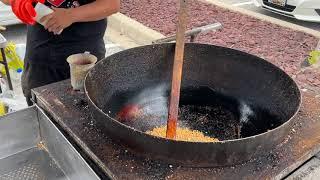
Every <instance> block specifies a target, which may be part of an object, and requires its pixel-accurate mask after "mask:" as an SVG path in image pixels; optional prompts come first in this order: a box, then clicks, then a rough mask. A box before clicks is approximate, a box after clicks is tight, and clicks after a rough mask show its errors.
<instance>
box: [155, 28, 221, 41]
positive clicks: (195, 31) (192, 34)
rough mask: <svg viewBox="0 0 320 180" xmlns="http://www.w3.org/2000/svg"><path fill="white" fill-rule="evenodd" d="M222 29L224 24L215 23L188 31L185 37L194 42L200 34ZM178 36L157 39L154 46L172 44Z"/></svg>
mask: <svg viewBox="0 0 320 180" xmlns="http://www.w3.org/2000/svg"><path fill="white" fill-rule="evenodd" d="M221 28H222V24H221V23H214V24H208V25H205V26H201V27H196V28H194V29H191V30H188V31H186V32H185V36H186V37H189V36H190V42H194V40H195V38H196V37H197V36H198V35H199V34H200V33H207V32H210V31H216V30H218V29H221ZM176 36H177V35H176V34H174V35H172V36H168V37H165V38H162V39H157V40H155V41H153V42H152V44H159V43H166V42H171V41H174V40H176Z"/></svg>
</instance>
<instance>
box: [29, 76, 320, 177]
mask: <svg viewBox="0 0 320 180" xmlns="http://www.w3.org/2000/svg"><path fill="white" fill-rule="evenodd" d="M33 93H34V95H35V98H36V99H37V103H38V104H39V105H40V106H41V107H42V108H43V109H44V110H45V111H46V112H47V113H48V114H49V115H50V116H51V117H53V120H54V121H56V122H57V123H58V124H59V125H61V126H62V127H63V129H64V130H65V131H66V132H67V133H68V135H70V137H71V138H72V139H73V140H74V141H75V142H76V143H77V144H78V146H79V147H81V148H82V150H83V151H84V152H85V153H86V154H87V155H89V156H90V157H91V158H92V160H93V161H94V162H95V163H97V165H98V166H100V167H101V168H102V169H103V170H104V172H105V173H106V174H108V175H109V176H110V177H111V178H113V179H197V178H199V177H201V178H202V179H240V178H241V179H273V178H275V179H280V178H282V177H284V176H286V175H287V174H288V173H290V172H292V171H293V170H294V169H296V168H297V167H299V166H300V165H301V164H302V163H303V162H305V161H306V160H307V159H309V158H310V157H312V156H313V155H314V154H316V152H318V151H319V150H320V147H319V145H320V108H319V107H320V99H319V98H315V96H316V94H313V93H311V92H304V93H303V103H302V107H301V109H300V111H299V114H298V115H297V116H296V118H295V119H294V120H293V121H294V124H293V126H292V130H291V131H290V134H289V135H288V136H287V138H286V139H285V140H284V141H283V142H282V143H281V144H279V145H278V146H276V147H275V148H274V149H273V150H272V151H270V152H269V153H268V154H267V155H264V156H259V157H258V158H255V159H252V160H250V161H249V162H247V163H244V164H242V165H237V166H232V167H225V168H182V167H176V166H172V165H169V164H167V163H164V162H160V161H155V160H152V159H147V158H142V157H138V156H136V155H134V154H133V153H132V152H131V151H130V150H129V149H127V148H126V147H125V146H122V145H119V144H118V143H116V142H114V141H113V140H111V138H110V137H108V136H107V135H105V134H104V133H103V132H102V130H101V129H100V127H97V124H96V121H95V120H94V119H93V118H92V115H91V114H90V111H89V108H88V105H87V101H86V99H85V96H84V94H83V93H79V92H73V91H72V90H71V85H70V81H62V82H58V83H55V84H51V85H48V86H44V87H41V88H38V89H35V90H34V91H33Z"/></svg>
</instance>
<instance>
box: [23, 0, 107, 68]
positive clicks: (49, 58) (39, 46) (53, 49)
mask: <svg viewBox="0 0 320 180" xmlns="http://www.w3.org/2000/svg"><path fill="white" fill-rule="evenodd" d="M91 2H93V0H46V2H45V5H47V6H48V7H52V6H53V7H58V8H77V7H79V6H82V5H85V4H88V3H91ZM106 27H107V21H106V19H103V20H100V21H93V22H77V23H74V24H72V25H71V26H69V27H67V28H66V29H64V30H63V32H62V33H61V34H60V35H54V34H53V33H51V32H48V31H47V30H45V29H44V27H43V26H42V25H40V24H36V25H34V26H29V27H28V34H27V50H26V58H25V61H26V62H29V63H34V64H57V65H59V64H62V65H66V62H65V61H66V58H67V57H68V56H69V55H71V54H76V53H83V52H84V51H89V52H90V53H92V54H93V55H95V56H97V57H98V58H99V59H101V58H104V55H105V47H104V41H103V37H104V34H105V31H106Z"/></svg>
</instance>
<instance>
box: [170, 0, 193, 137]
mask: <svg viewBox="0 0 320 180" xmlns="http://www.w3.org/2000/svg"><path fill="white" fill-rule="evenodd" d="M187 16H188V13H187V2H186V0H180V9H179V16H178V27H177V38H176V48H175V56H174V63H173V71H172V82H171V95H170V102H169V114H168V121H167V133H166V137H167V138H168V139H175V137H176V130H177V120H178V112H179V100H180V86H181V77H182V68H183V58H184V44H185V31H186V26H187Z"/></svg>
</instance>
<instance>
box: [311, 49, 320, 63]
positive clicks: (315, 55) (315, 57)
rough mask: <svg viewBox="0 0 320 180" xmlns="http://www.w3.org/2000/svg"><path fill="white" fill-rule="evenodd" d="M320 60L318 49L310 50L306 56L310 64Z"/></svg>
mask: <svg viewBox="0 0 320 180" xmlns="http://www.w3.org/2000/svg"><path fill="white" fill-rule="evenodd" d="M318 61H320V50H315V51H311V52H310V54H309V58H308V63H309V64H310V65H314V64H316V63H317V62H318Z"/></svg>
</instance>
